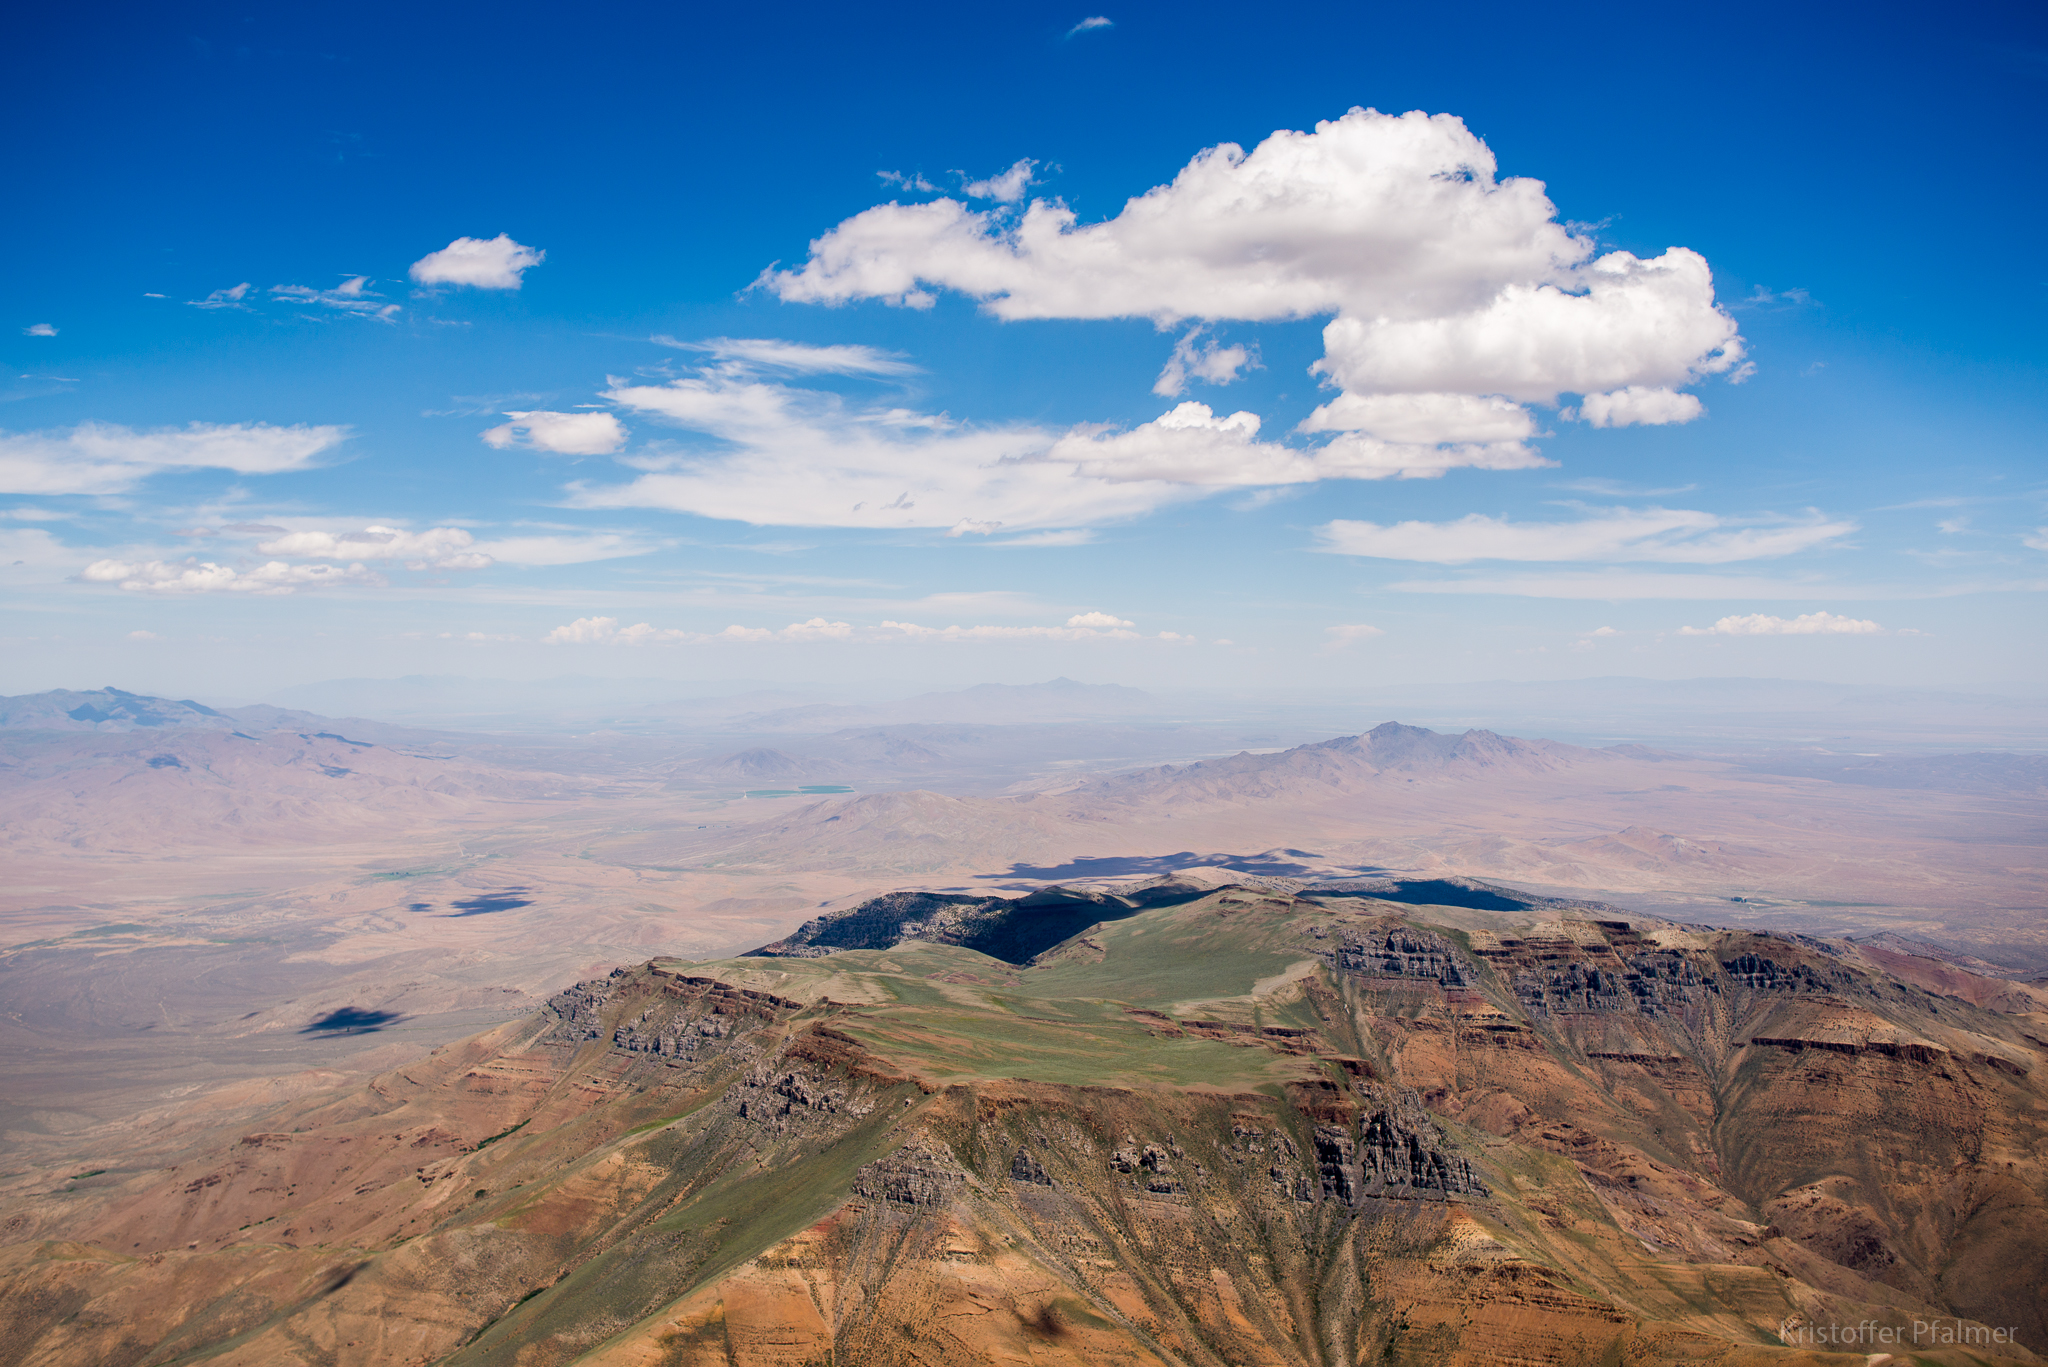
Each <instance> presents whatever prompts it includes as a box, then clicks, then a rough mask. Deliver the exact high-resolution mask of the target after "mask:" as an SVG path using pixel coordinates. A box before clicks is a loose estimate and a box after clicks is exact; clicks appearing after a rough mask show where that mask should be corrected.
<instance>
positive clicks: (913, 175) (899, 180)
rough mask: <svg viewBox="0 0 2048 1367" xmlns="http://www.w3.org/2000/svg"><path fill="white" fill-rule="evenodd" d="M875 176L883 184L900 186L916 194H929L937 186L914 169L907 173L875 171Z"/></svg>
mask: <svg viewBox="0 0 2048 1367" xmlns="http://www.w3.org/2000/svg"><path fill="white" fill-rule="evenodd" d="M875 178H876V179H878V180H880V181H881V182H882V183H883V184H884V185H896V186H901V187H902V188H903V189H905V190H910V191H913V192H915V193H918V194H929V193H931V192H932V191H933V190H936V189H938V188H939V187H938V186H936V185H934V184H932V183H931V182H930V181H928V180H926V179H925V178H924V177H923V176H922V175H920V174H918V173H917V172H915V171H913V172H910V173H908V174H905V173H904V172H902V171H877V172H875Z"/></svg>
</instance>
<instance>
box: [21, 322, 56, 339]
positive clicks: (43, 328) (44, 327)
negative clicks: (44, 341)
mask: <svg viewBox="0 0 2048 1367" xmlns="http://www.w3.org/2000/svg"><path fill="white" fill-rule="evenodd" d="M21 335H22V336H24V337H55V336H56V335H57V329H56V328H54V327H51V326H50V325H49V324H48V323H31V324H29V325H28V326H27V327H25V328H23V329H22V330H21Z"/></svg>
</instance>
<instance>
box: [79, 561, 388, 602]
mask: <svg viewBox="0 0 2048 1367" xmlns="http://www.w3.org/2000/svg"><path fill="white" fill-rule="evenodd" d="M79 577H80V578H81V579H84V580H86V581H87V582H89V583H95V584H119V585H120V586H121V587H122V588H124V589H126V590H127V591H128V592H130V593H158V594H180V593H253V594H265V595H271V594H282V593H291V592H294V591H295V590H297V589H300V588H307V587H323V586H326V585H330V584H365V585H378V584H382V583H383V582H384V578H383V576H382V575H379V574H378V573H377V572H376V571H374V570H370V569H366V568H365V567H363V566H362V565H349V566H346V567H344V566H341V565H287V564H285V563H284V562H283V561H282V560H272V561H270V562H269V563H267V564H263V565H258V566H256V567H254V568H253V569H244V570H237V569H234V568H232V567H231V566H227V565H218V564H215V563H214V562H212V561H210V560H178V561H163V560H145V561H138V562H134V563H131V562H128V561H124V560H95V561H93V563H92V564H90V565H87V566H86V567H85V568H84V569H83V570H82V571H80V573H79Z"/></svg>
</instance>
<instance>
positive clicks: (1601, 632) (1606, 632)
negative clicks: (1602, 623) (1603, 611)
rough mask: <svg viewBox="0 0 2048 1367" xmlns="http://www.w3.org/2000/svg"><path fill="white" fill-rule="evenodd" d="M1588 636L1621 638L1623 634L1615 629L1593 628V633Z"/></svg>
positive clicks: (1588, 633) (1590, 632)
mask: <svg viewBox="0 0 2048 1367" xmlns="http://www.w3.org/2000/svg"><path fill="white" fill-rule="evenodd" d="M1586 634H1587V635H1588V636H1619V635H1621V633H1620V632H1619V631H1616V630H1615V629H1614V628H1613V627H1594V628H1593V629H1592V630H1591V631H1589V632H1587V633H1586Z"/></svg>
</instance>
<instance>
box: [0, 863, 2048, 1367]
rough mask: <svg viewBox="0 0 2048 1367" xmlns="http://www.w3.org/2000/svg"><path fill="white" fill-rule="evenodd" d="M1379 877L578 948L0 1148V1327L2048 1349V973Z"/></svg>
mask: <svg viewBox="0 0 2048 1367" xmlns="http://www.w3.org/2000/svg"><path fill="white" fill-rule="evenodd" d="M1422 886H1423V885H1421V884H1413V885H1410V884H1392V885H1388V886H1384V887H1381V886H1376V885H1375V886H1365V885H1361V886H1357V887H1351V888H1344V889H1335V890H1332V889H1323V890H1322V892H1321V894H1318V892H1317V889H1316V888H1314V887H1312V886H1311V887H1304V886H1303V885H1301V884H1298V883H1294V882H1291V881H1289V880H1284V879H1261V878H1247V879H1244V880H1242V881H1240V882H1237V883H1234V884H1228V885H1225V886H1221V887H1217V886H1214V885H1213V884H1208V883H1202V882H1196V881H1191V880H1179V881H1176V880H1158V881H1155V882H1152V883H1149V884H1140V885H1128V884H1126V885H1123V886H1121V887H1117V886H1113V885H1098V886H1096V887H1093V888H1088V889H1079V890H1075V891H1073V892H1072V893H1070V894H1040V895H1038V896H1036V897H1034V898H1031V899H1019V901H1018V903H1017V904H1016V905H1014V906H1009V907H1005V906H1002V905H994V904H990V903H989V902H987V900H986V899H979V900H977V899H959V898H955V899H936V898H932V897H930V896H928V895H922V894H919V895H915V896H913V895H909V894H905V895H901V896H897V897H896V898H895V899H894V900H893V901H888V902H886V903H885V904H884V905H882V906H880V907H873V906H869V907H857V908H854V909H852V910H851V911H850V912H849V913H847V914H846V922H845V923H846V925H847V926H849V927H851V928H852V929H851V930H849V931H848V932H847V933H845V934H839V933H837V932H835V931H834V929H833V927H834V925H835V923H836V922H835V918H832V917H825V918H820V919H818V920H814V921H813V922H812V923H810V924H808V925H807V926H806V927H805V928H804V931H803V932H802V933H801V934H800V935H799V936H796V937H791V938H790V939H789V940H787V941H784V942H780V943H778V944H777V945H774V946H770V947H768V950H767V951H766V952H764V953H763V954H762V955H757V956H752V957H745V958H740V959H734V960H725V961H720V962H706V963H684V962H679V961H662V960H657V961H654V962H651V963H647V964H643V965H641V966H639V967H637V968H633V969H620V970H618V971H616V972H614V973H612V974H611V975H610V976H608V977H604V978H599V979H595V980H592V981H588V982H585V983H582V984H580V985H578V986H576V987H574V988H571V989H569V990H567V991H564V992H562V993H560V994H559V995H557V996H555V997H554V998H553V999H552V1000H550V1001H549V1002H548V1004H547V1005H546V1007H545V1008H544V1009H543V1010H541V1011H539V1012H538V1013H536V1014H534V1015H532V1016H530V1017H528V1018H526V1019H523V1020H519V1021H515V1022H510V1023H507V1024H505V1025H503V1026H500V1027H498V1028H497V1029H494V1030H492V1031H489V1032H487V1033H485V1034H482V1035H479V1036H476V1037H474V1038H471V1039H469V1040H466V1041H464V1042H462V1043H460V1044H456V1045H451V1046H448V1047H445V1048H442V1049H440V1050H437V1051H436V1052H435V1053H434V1054H433V1055H431V1056H429V1057H426V1058H422V1059H419V1060H418V1061H416V1062H414V1063H412V1064H408V1065H406V1066H403V1067H399V1068H397V1069H395V1070H393V1071H390V1072H387V1073H385V1074H383V1075H381V1076H379V1077H378V1078H377V1079H376V1080H375V1081H374V1082H373V1083H371V1084H370V1085H369V1086H367V1087H364V1088H361V1089H359V1090H355V1091H351V1092H348V1093H347V1094H345V1095H339V1096H337V1095H334V1094H328V1095H326V1096H323V1097H317V1098H310V1099H304V1100H300V1101H296V1102H291V1103H287V1104H284V1105H280V1106H279V1107H277V1108H275V1109H274V1110H273V1111H271V1112H270V1113H269V1114H268V1115H267V1116H265V1117H264V1119H263V1121H262V1123H261V1124H260V1125H259V1126H257V1127H253V1128H251V1129H250V1130H249V1131H248V1132H247V1133H246V1134H243V1135H241V1136H239V1137H238V1138H236V1139H235V1140H233V1141H232V1142H230V1143H228V1144H226V1145H224V1146H219V1147H212V1148H208V1149H206V1150H204V1151H201V1152H195V1153H192V1154H190V1155H188V1156H186V1157H184V1158H182V1159H180V1160H179V1161H177V1162H176V1163H175V1164H173V1165H171V1166H169V1167H163V1166H138V1167H135V1168H127V1167H124V1166H122V1163H121V1160H120V1156H119V1155H118V1154H104V1155H98V1156H96V1157H92V1156H88V1155H80V1157H79V1160H78V1165H77V1166H76V1167H75V1168H73V1169H71V1170H65V1171H60V1170H52V1171H47V1172H42V1173H39V1174H34V1175H33V1176H34V1178H35V1180H34V1181H33V1182H27V1181H17V1184H16V1186H15V1191H16V1193H17V1194H16V1195H15V1196H14V1197H13V1198H12V1199H11V1200H10V1201H9V1202H8V1204H7V1207H6V1208H5V1209H4V1210H0V1229H4V1231H5V1238H6V1239H7V1241H8V1242H7V1243H6V1245H5V1246H4V1248H0V1315H4V1322H5V1325H6V1329H5V1332H4V1334H0V1363H6V1364H8V1367H16V1365H17V1364H19V1365H20V1367H57V1365H58V1364H87V1363H91V1364H118V1365H119V1367H155V1365H156V1364H164V1365H165V1367H168V1364H171V1363H181V1364H182V1363H199V1362H205V1363H219V1364H231V1363H232V1364H258V1363H261V1364H266V1365H267V1364H308V1367H310V1365H311V1364H315V1363H318V1364H322V1367H330V1365H331V1367H352V1365H353V1364H372V1363H375V1364H385V1363H390V1364H398V1363H408V1364H426V1363H440V1362H446V1363H450V1364H505V1365H506V1367H550V1365H552V1364H565V1363H570V1362H577V1363H587V1364H620V1365H624V1364H634V1365H635V1367H657V1365H659V1367H682V1365H684V1364H706V1365H707V1367H708V1365H709V1364H719V1365H720V1367H726V1365H728V1364H746V1365H747V1367H756V1365H759V1367H767V1365H769V1364H775V1365H776V1367H801V1365H802V1364H815V1363H842V1364H861V1367H882V1365H884V1364H932V1365H933V1367H936V1365H937V1364H948V1365H949V1367H950V1365H952V1364H972V1363H996V1362H1033V1363H1045V1364H1059V1363H1069V1364H1084V1363H1085V1364H1104V1363H1117V1364H1124V1363H1128V1364H1160V1365H1162V1367H1163V1365H1165V1364H1202V1365H1203V1367H1222V1364H1247V1365H1249V1364H1289V1365H1290V1367H1309V1365H1310V1364H1313V1365H1314V1367H1339V1365H1340V1364H1342V1365H1344V1367H1349V1365H1350V1364H1360V1363H1366V1362H1391V1363H1413V1364H1437V1363H1470V1364H1481V1363H1502V1362H1515V1363H1557V1364H1579V1363H1583V1364H1589V1365H1590V1364H1609V1363H1628V1364H1651V1363H1674V1364H1675V1363H1687V1364H1765V1363H1770V1364H1812V1365H1813V1367H1820V1364H1824V1363H1842V1364H1846V1363H1850V1362H1856V1363H1863V1362H1866V1361H1869V1362H1880V1361H1882V1360H1883V1359H1880V1358H1875V1357H1866V1356H1865V1355H1866V1354H1872V1353H1879V1352H1891V1353H1893V1354H1895V1356H1894V1357H1893V1358H1892V1359H1891V1360H1892V1361H1893V1362H1899V1363H1903V1362H1907V1361H1921V1362H1941V1363H1956V1364H1961V1363H1965V1362H1971V1363H1996V1362H2036V1361H2039V1358H2038V1357H2037V1356H2036V1355H2037V1354H2040V1353H2044V1352H2048V1311H2044V1307H2048V1296H2044V1295H2043V1292H2044V1290H2048V1092H2044V1089H2043V1085H2042V1078H2043V1073H2042V1070H2041V1063H2042V1058H2043V1052H2044V1051H2048V1016H2044V1015H2043V1014H2042V1013H2041V1012H2039V1011H2038V1010H2035V1009H2028V1010H2001V1009H1994V1006H1992V1005H1985V1004H1978V1003H1977V1002H1974V1001H1973V1000H1971V999H1970V998H1969V997H1967V996H1965V995H1958V994H1956V993H1953V992H1950V991H1945V990H1942V984H1940V983H1935V984H1934V985H1932V986H1928V985H1917V984H1915V983H1914V982H1910V981H1907V980H1905V979H1903V978H1901V977H1899V976H1897V975H1895V974H1893V973H1892V972H1890V971H1888V970H1887V969H1886V968H1885V966H1884V964H1883V962H1882V961H1880V959H1879V958H1877V957H1875V956H1873V955H1872V954H1869V953H1866V952H1865V951H1863V950H1860V949H1858V948H1857V947H1855V946H1854V945H1851V944H1848V943H1846V942H1841V941H1821V940H1811V939H1804V938H1800V937H1790V936H1784V935H1771V934H1762V933H1754V932H1750V931H1740V930H1736V931H1730V930H1715V929H1710V928H1707V927H1701V926H1690V925H1677V924H1672V923H1669V922H1658V921H1647V920H1631V919H1628V918H1625V917H1622V916H1620V915H1618V914H1614V913H1611V912H1603V911H1601V910H1600V909H1598V908H1592V907H1587V906H1584V905H1583V904H1581V905H1579V906H1578V907H1576V908H1567V907H1563V906H1562V905H1561V904H1557V903H1548V902H1543V901H1542V900H1541V899H1528V900H1527V905H1525V906H1523V907H1520V908H1517V909H1514V910H1507V911H1501V910H1483V909H1479V908H1475V907H1470V906H1445V905H1426V904H1420V903H1417V902H1416V901H1415V900H1413V899H1414V898H1415V897H1416V896H1418V895H1419V893H1418V888H1420V887H1422ZM1433 886H1441V887H1443V888H1444V889H1446V892H1445V894H1444V895H1446V896H1450V895H1453V893H1456V894H1457V895H1458V896H1459V897H1460V898H1461V899H1462V900H1464V901H1468V902H1482V903H1483V902H1484V901H1485V898H1484V897H1482V896H1480V895H1479V894H1480V893H1484V892H1485V891H1486V889H1484V888H1483V887H1477V888H1475V886H1473V885H1470V884H1469V883H1468V884H1457V885H1453V884H1449V883H1444V884H1441V885H1433ZM1390 897H1394V898H1405V899H1407V900H1389V898H1390ZM1498 900H1511V899H1507V898H1501V899H1498ZM970 903H971V905H970ZM1082 904H1086V905H1088V906H1092V907H1095V908H1099V910H1100V916H1099V918H1098V919H1096V920H1094V921H1093V922H1091V923H1090V924H1088V925H1086V926H1085V927H1084V928H1082V929H1081V930H1080V932H1079V933H1078V934H1071V935H1067V936H1065V937H1064V938H1062V939H1060V940H1059V941H1058V942H1057V943H1055V944H1052V945H1051V947H1050V948H1046V949H1043V950H1042V951H1040V952H1037V953H1035V954H1032V955H1031V956H1030V957H1028V958H1023V951H1024V949H1028V948H1030V947H1031V946H1033V945H1035V944H1038V943H1039V942H1040V941H1042V940H1043V939H1045V938H1046V935H1048V934H1051V933H1053V932H1054V931H1056V930H1063V929H1065V928H1066V927H1065V924H1064V923H1063V922H1057V923H1056V922H1047V923H1045V924H1044V925H1041V924H1040V922H1039V921H1038V920H1037V919H1035V918H1040V917H1045V916H1059V917H1065V916H1071V915H1072V914H1073V913H1074V908H1075V907H1077V906H1080V905H1082ZM1006 918H1007V919H1006ZM1047 926H1051V927H1052V930H1047V929H1046V927H1047ZM1040 931H1044V932H1045V933H1044V934H1040V933H1039V932H1040ZM905 936H914V937H922V938H905ZM835 938H836V939H839V940H851V941H855V942H857V943H858V944H859V945H861V946H864V947H849V948H837V949H835V948H833V947H832V943H831V942H832V941H833V940H834V939H835ZM948 940H954V941H962V942H961V943H947V942H946V941H948ZM970 940H971V941H973V942H974V943H983V944H993V945H1002V946H1006V947H1011V948H1006V950H1005V952H1007V953H1012V954H1014V955H1016V956H1017V958H1020V959H1022V961H1021V962H1020V961H1016V959H1013V958H1004V957H997V956H995V955H992V954H988V953H982V952H978V951H977V950H975V949H973V948H970V947H968V944H967V943H965V942H966V941H970ZM1950 967H1953V966H1950ZM1956 971H1962V970H1956ZM2003 991H2004V989H1996V990H1991V991H1987V992H1982V993H1977V994H1975V995H1976V996H1978V997H1981V998H1982V999H1983V1000H1984V1001H1986V1002H1993V1003H2001V1004H2004V1005H2008V1006H2027V1007H2030V1008H2031V1005H2032V1000H2031V998H2029V997H2027V996H2026V994H2019V995H2017V996H2010V995H2001V993H2002V992H2003ZM89 1158H90V1161H88V1159H89ZM94 1169H104V1171H95V1170H94ZM1848 1335H1854V1337H1853V1338H1850V1337H1845V1336H1848ZM1916 1336H1917V1337H1918V1339H1919V1342H1918V1343H1917V1344H1915V1342H1914V1339H1915V1337H1916ZM1845 1348H1850V1349H1853V1353H1854V1355H1853V1356H1844V1355H1843V1350H1844V1349H1845Z"/></svg>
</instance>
